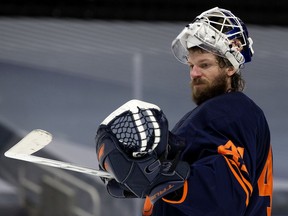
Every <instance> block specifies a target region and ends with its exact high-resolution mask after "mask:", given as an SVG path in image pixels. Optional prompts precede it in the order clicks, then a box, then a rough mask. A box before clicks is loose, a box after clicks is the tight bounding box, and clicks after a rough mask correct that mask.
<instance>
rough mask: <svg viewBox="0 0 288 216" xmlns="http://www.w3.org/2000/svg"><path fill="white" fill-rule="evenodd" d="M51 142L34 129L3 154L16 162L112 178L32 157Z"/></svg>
mask: <svg viewBox="0 0 288 216" xmlns="http://www.w3.org/2000/svg"><path fill="white" fill-rule="evenodd" d="M51 141H52V134H51V133H49V132H47V131H45V130H42V129H35V130H32V131H31V132H30V133H28V134H27V135H26V136H25V137H24V138H23V139H21V140H20V141H19V142H18V143H16V144H15V145H14V146H13V147H12V148H10V149H9V150H8V151H6V152H5V153H4V155H5V156H6V157H8V158H13V159H17V160H23V161H28V162H32V163H36V164H42V165H46V166H51V167H57V168H61V169H66V170H72V171H75V172H80V173H85V174H90V175H94V176H99V177H102V178H107V179H111V178H113V177H112V176H111V175H110V174H109V173H108V172H105V171H101V170H96V169H91V168H86V167H83V166H78V165H74V164H71V163H67V162H63V161H58V160H52V159H48V158H43V157H38V156H34V155H32V154H33V153H35V152H37V151H39V150H41V149H42V148H44V147H45V146H46V145H48V144H49V143H50V142H51Z"/></svg>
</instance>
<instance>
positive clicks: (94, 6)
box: [0, 0, 288, 26]
mask: <svg viewBox="0 0 288 216" xmlns="http://www.w3.org/2000/svg"><path fill="white" fill-rule="evenodd" d="M213 3H214V2H213ZM214 4H215V6H216V5H217V6H218V7H223V8H226V9H228V10H231V11H233V13H234V14H237V15H238V16H239V17H241V18H242V19H243V21H244V22H245V23H249V24H257V25H280V26H283V25H288V13H287V8H288V1H285V0H274V1H263V0H261V1H260V0H253V1H231V0H225V1H217V2H216V1H215V3H214ZM212 5H213V4H211V2H210V1H199V0H198V1H193V0H181V1H175V0H137V1H135V0H116V1H115V0H78V1H77V0H71V1H68V0H66V1H63V0H62V1H43V0H42V1H37V0H30V1H28V0H26V1H16V0H14V1H13V0H10V1H7V0H6V1H1V3H0V16H32V17H57V18H67V17H69V18H71V17H73V18H80V19H117V20H119V19H120V20H145V21H153V20H154V21H155V20H159V21H191V17H195V16H196V15H198V14H199V13H201V12H202V11H204V10H207V9H209V8H211V6H212Z"/></svg>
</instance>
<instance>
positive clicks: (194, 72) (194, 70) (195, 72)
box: [190, 65, 202, 79]
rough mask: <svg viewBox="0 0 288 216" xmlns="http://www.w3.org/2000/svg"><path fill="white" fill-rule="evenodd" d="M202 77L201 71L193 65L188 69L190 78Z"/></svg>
mask: <svg viewBox="0 0 288 216" xmlns="http://www.w3.org/2000/svg"><path fill="white" fill-rule="evenodd" d="M201 75H202V72H201V69H200V68H199V67H197V66H196V65H194V66H193V67H190V78H191V79H194V78H197V77H200V76H201Z"/></svg>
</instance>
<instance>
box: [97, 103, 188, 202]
mask: <svg viewBox="0 0 288 216" xmlns="http://www.w3.org/2000/svg"><path fill="white" fill-rule="evenodd" d="M184 145H185V142H183V141H182V140H179V139H178V138H177V137H175V136H174V135H173V134H171V133H170V132H169V130H168V121H167V119H166V117H165V115H164V114H163V112H162V110H161V109H160V108H159V107H157V106H156V105H154V104H150V103H146V102H143V101H139V100H131V101H129V102H127V103H126V104H124V105H122V106H121V107H120V108H118V109H117V110H115V111H114V112H113V113H111V114H110V115H109V116H108V117H107V118H106V119H105V120H104V121H103V122H102V123H101V124H100V126H99V128H98V130H97V135H96V153H97V158H98V161H99V166H100V169H101V170H105V171H107V172H109V173H110V174H111V175H112V176H113V177H114V179H105V178H103V180H104V182H105V183H106V187H107V191H108V193H109V194H110V195H111V196H113V197H116V198H145V197H149V198H150V201H151V202H152V203H154V202H155V201H157V200H158V199H159V198H162V197H164V196H166V195H168V194H170V195H171V192H175V191H176V190H182V188H183V185H184V182H185V180H186V179H187V178H188V176H189V172H190V167H189V165H188V163H186V162H183V161H179V160H178V156H179V154H180V153H181V150H182V149H183V147H184ZM175 194H176V193H175ZM180 194H181V193H180ZM173 195H174V193H173Z"/></svg>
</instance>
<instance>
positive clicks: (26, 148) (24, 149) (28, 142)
mask: <svg viewBox="0 0 288 216" xmlns="http://www.w3.org/2000/svg"><path fill="white" fill-rule="evenodd" d="M51 141H52V134H51V133H49V132H47V131H45V130H41V129H35V130H32V131H31V132H30V133H29V134H27V135H26V136H25V137H24V138H23V139H21V140H20V141H19V142H18V143H17V144H16V145H14V146H13V147H12V148H10V149H9V150H8V151H6V152H5V153H4V155H5V156H6V157H10V158H14V157H15V155H19V154H25V155H31V154H33V153H35V152H37V151H39V150H40V149H42V148H44V147H45V146H46V145H48V144H49V143H50V142H51Z"/></svg>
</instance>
